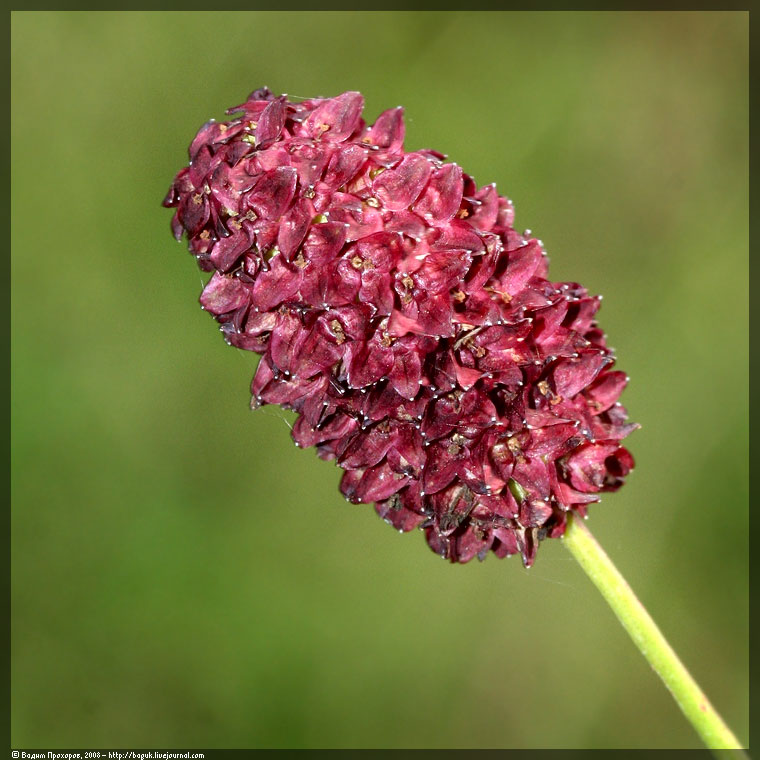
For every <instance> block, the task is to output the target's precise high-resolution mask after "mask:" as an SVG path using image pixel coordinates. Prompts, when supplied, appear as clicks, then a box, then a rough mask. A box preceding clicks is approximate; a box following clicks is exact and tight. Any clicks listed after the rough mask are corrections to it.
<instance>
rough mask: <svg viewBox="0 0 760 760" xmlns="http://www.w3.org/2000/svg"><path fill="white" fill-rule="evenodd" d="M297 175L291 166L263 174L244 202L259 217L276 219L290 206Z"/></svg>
mask: <svg viewBox="0 0 760 760" xmlns="http://www.w3.org/2000/svg"><path fill="white" fill-rule="evenodd" d="M297 179H298V175H297V173H296V170H295V169H293V168H292V167H291V166H280V167H278V168H276V169H272V170H271V171H268V172H265V173H264V174H263V176H262V177H261V179H259V181H258V182H257V183H256V185H255V186H254V188H253V189H252V190H251V191H250V192H249V193H248V195H247V196H246V202H247V204H248V206H249V207H250V208H252V209H253V210H254V211H255V212H256V213H257V214H258V215H259V216H265V217H268V218H269V219H276V218H277V217H279V216H282V214H283V213H284V212H285V209H287V207H288V206H289V205H290V201H291V200H292V199H293V195H294V194H295V191H296V181H297Z"/></svg>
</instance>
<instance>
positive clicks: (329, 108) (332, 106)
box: [305, 92, 364, 142]
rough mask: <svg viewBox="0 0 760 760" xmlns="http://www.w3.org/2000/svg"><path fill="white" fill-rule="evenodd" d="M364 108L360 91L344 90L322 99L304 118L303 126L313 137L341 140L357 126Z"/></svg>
mask: <svg viewBox="0 0 760 760" xmlns="http://www.w3.org/2000/svg"><path fill="white" fill-rule="evenodd" d="M362 108H364V98H363V97H362V94H361V93H360V92H344V93H343V94H342V95H338V96H337V97H336V98H329V99H327V100H323V101H322V102H321V103H320V104H319V105H318V106H317V107H316V108H315V109H314V110H313V111H312V112H311V115H310V116H309V118H308V119H307V120H306V124H305V127H306V129H307V131H308V133H309V134H310V135H311V136H312V137H314V138H321V139H323V140H330V141H332V142H341V141H342V140H345V139H346V138H347V137H348V136H349V135H350V134H351V133H352V132H353V131H354V130H355V129H356V127H358V126H359V119H360V118H361V115H362Z"/></svg>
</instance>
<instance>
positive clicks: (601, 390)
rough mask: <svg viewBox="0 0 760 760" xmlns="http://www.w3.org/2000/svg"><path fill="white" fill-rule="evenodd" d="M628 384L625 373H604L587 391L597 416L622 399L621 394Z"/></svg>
mask: <svg viewBox="0 0 760 760" xmlns="http://www.w3.org/2000/svg"><path fill="white" fill-rule="evenodd" d="M627 384H628V376H627V375H626V374H625V372H620V371H615V372H603V373H602V374H601V375H599V376H598V377H597V378H596V380H594V382H593V383H591V385H590V386H589V387H588V388H587V389H586V396H587V397H588V399H589V401H590V403H591V408H592V409H593V410H594V413H595V414H599V413H600V412H604V411H606V410H607V409H609V408H610V407H611V406H612V405H613V404H614V403H615V402H616V401H617V400H618V398H620V394H621V393H622V392H623V389H624V388H625V386H626V385H627Z"/></svg>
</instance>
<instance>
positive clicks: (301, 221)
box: [274, 101, 314, 259]
mask: <svg viewBox="0 0 760 760" xmlns="http://www.w3.org/2000/svg"><path fill="white" fill-rule="evenodd" d="M274 102H276V101H274ZM313 217H314V205H313V204H312V202H311V201H310V200H307V199H306V198H302V199H301V200H299V201H296V202H295V203H294V204H293V206H291V208H290V210H289V211H288V212H287V214H285V216H283V217H282V220H281V221H280V230H279V232H278V234H277V247H278V248H279V249H280V252H281V253H282V255H283V256H285V258H287V259H290V258H291V256H292V254H293V253H294V252H295V250H296V249H297V248H298V246H299V245H301V243H302V242H303V239H304V238H305V237H306V233H307V232H308V230H309V224H310V223H311V220H312V218H313Z"/></svg>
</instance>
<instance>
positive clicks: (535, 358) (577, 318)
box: [164, 89, 637, 566]
mask: <svg viewBox="0 0 760 760" xmlns="http://www.w3.org/2000/svg"><path fill="white" fill-rule="evenodd" d="M363 104H364V101H363V98H362V96H361V95H360V94H359V93H358V92H346V93H343V94H342V95H339V96H337V97H335V98H325V99H314V100H305V101H301V102H292V101H289V100H288V99H287V98H286V96H281V97H275V96H274V95H273V94H272V93H271V92H269V91H268V90H267V89H261V90H257V91H256V92H254V93H252V94H251V96H250V97H249V98H248V100H247V101H246V102H245V103H243V104H242V105H240V106H237V107H235V108H233V109H230V111H228V113H229V114H231V115H232V116H233V117H234V118H231V119H230V120H229V121H225V122H216V121H211V122H209V123H208V124H206V125H205V126H204V127H202V128H201V130H200V131H199V132H198V134H197V136H196V137H195V139H194V140H193V142H192V144H191V145H190V164H189V166H187V167H186V168H184V169H182V170H181V171H180V172H179V174H177V176H176V178H175V180H174V183H173V184H172V186H171V189H170V190H169V194H168V195H167V197H166V200H165V201H164V205H166V206H169V207H173V208H176V213H175V214H174V218H173V220H172V228H173V231H174V234H175V236H176V238H177V239H178V240H179V239H180V238H181V237H182V235H183V233H186V234H187V238H188V241H189V248H190V251H191V252H192V253H193V254H194V255H195V256H196V258H197V260H198V263H199V265H200V267H201V269H203V270H205V271H207V272H213V275H212V277H211V279H210V280H209V281H208V284H207V285H206V287H205V289H204V291H203V293H202V295H201V298H200V301H201V305H202V306H203V308H204V309H205V310H206V311H208V312H210V313H211V314H212V315H213V316H214V317H215V318H216V319H217V320H218V322H219V323H220V324H221V329H222V332H223V333H224V336H225V339H226V341H227V342H228V343H229V344H230V345H233V346H236V347H238V348H243V349H246V350H249V351H255V352H257V353H259V354H261V360H260V363H259V366H258V369H257V371H256V375H255V377H254V379H253V384H252V394H253V402H252V403H253V405H254V406H257V405H261V404H280V405H281V406H283V407H285V408H287V409H292V410H294V411H295V412H297V413H298V420H297V422H296V424H295V426H294V428H293V437H294V439H295V441H296V444H297V445H298V446H316V448H317V452H318V454H319V455H320V456H321V457H322V458H324V459H334V460H335V461H336V462H337V463H338V465H340V467H342V468H343V469H344V470H345V474H344V476H343V479H342V481H341V490H342V492H343V494H344V495H345V497H346V498H347V499H348V500H349V501H352V502H370V503H371V502H375V504H376V509H377V511H378V513H379V514H380V515H381V516H382V517H383V518H384V519H385V520H386V521H387V522H389V523H391V524H392V525H393V526H395V527H396V528H397V529H399V530H401V531H408V530H411V529H412V528H415V527H421V528H422V529H424V531H425V534H426V536H427V540H428V543H429V544H430V546H431V548H433V549H434V550H435V551H436V552H438V553H439V554H441V555H442V556H443V557H446V558H448V559H450V560H452V561H455V562H467V561H469V560H470V559H472V558H473V557H478V558H479V559H483V558H484V557H485V556H486V554H487V553H488V551H489V550H491V551H493V552H494V553H495V554H496V555H497V556H499V557H505V556H509V555H510V554H515V553H520V554H521V555H522V560H523V562H524V563H525V565H526V566H529V565H530V564H531V563H532V562H533V560H534V557H535V553H536V549H537V546H538V543H539V541H540V540H541V539H542V538H544V537H547V536H549V537H557V536H560V535H562V533H563V532H564V530H565V525H566V519H567V514H568V512H569V511H571V510H572V511H574V512H576V513H578V514H581V515H585V513H586V509H587V505H588V504H589V503H590V502H595V501H598V500H599V494H600V492H602V491H613V490H615V489H617V488H619V487H620V485H621V484H622V483H623V479H624V478H625V476H626V475H627V474H628V472H629V471H630V470H631V469H632V467H633V458H632V457H631V455H630V454H629V452H628V451H627V450H626V449H625V448H623V447H622V446H621V445H620V441H621V439H623V438H625V437H626V436H627V435H628V434H629V433H630V432H631V431H632V430H633V429H635V428H636V427H637V426H636V425H633V424H627V423H626V411H625V409H624V408H623V407H622V406H621V405H620V404H619V403H618V401H617V399H618V397H619V395H620V393H621V391H622V390H623V388H624V387H625V385H626V382H627V380H628V378H627V377H626V375H625V374H624V373H622V372H619V371H616V370H613V368H612V367H613V364H614V357H613V355H612V352H611V350H610V349H609V348H607V346H606V343H605V336H604V334H603V333H602V331H601V330H600V329H599V327H598V326H597V323H596V322H595V321H594V317H595V314H596V311H597V309H598V308H599V303H600V298H599V297H593V296H590V295H589V294H588V292H587V291H586V290H585V289H584V288H583V287H581V286H580V285H578V284H576V283H572V282H562V283H555V282H550V281H549V280H548V279H547V258H546V255H545V253H544V251H543V249H542V247H541V243H540V241H538V240H536V239H534V238H531V237H529V236H528V235H527V234H525V235H521V234H519V233H518V232H516V231H515V229H514V227H513V226H512V225H513V220H514V211H513V207H512V204H511V203H510V201H509V200H507V199H506V198H504V197H502V196H500V195H499V194H498V193H497V191H496V188H495V186H494V185H487V186H486V187H481V188H478V187H477V186H476V185H475V183H474V181H473V180H472V178H471V177H469V176H468V175H467V174H465V173H464V172H463V171H462V170H461V168H460V167H459V166H457V165H456V164H451V163H445V162H444V156H443V155H442V154H440V153H437V152H435V151H431V150H420V151H413V152H410V153H407V152H405V151H404V148H403V140H404V122H403V117H402V110H401V109H400V108H395V109H391V110H388V111H385V112H384V113H382V114H380V116H379V117H378V119H377V121H376V122H375V123H374V124H373V125H371V126H368V125H366V124H365V122H364V120H363V119H362V107H363Z"/></svg>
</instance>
